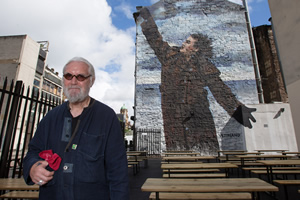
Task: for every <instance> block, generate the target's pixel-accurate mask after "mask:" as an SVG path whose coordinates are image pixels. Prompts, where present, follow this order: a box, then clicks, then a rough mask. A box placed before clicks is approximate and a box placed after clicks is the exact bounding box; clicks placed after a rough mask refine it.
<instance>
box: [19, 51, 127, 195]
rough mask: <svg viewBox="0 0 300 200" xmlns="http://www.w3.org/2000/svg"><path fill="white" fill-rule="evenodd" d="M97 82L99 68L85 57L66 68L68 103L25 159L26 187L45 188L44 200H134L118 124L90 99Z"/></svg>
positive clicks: (45, 122)
mask: <svg viewBox="0 0 300 200" xmlns="http://www.w3.org/2000/svg"><path fill="white" fill-rule="evenodd" d="M94 81H95V71H94V67H93V65H92V64H91V63H90V62H89V61H87V60H86V59H84V58H81V57H75V58H73V59H71V60H70V61H69V62H68V63H67V64H66V65H65V66H64V68H63V80H62V85H63V91H64V94H65V96H66V97H67V99H68V101H66V102H65V103H63V104H62V105H60V106H58V107H56V108H54V109H52V110H51V111H50V112H48V114H47V115H46V116H45V117H44V118H43V119H42V120H41V122H40V123H39V125H38V128H37V130H36V133H35V135H34V137H33V139H32V140H31V141H30V143H29V148H28V153H27V155H26V157H25V159H24V170H23V174H24V179H25V182H26V183H27V184H38V185H40V193H39V194H40V195H39V199H42V200H43V199H49V200H53V199H57V200H61V199H64V200H74V199H78V200H79V199H82V200H83V199H101V200H109V199H110V200H120V199H122V200H127V199H129V188H128V167H127V157H126V152H125V147H124V142H123V141H124V140H123V136H122V132H121V128H120V124H119V120H118V118H117V116H116V114H115V112H114V111H113V110H112V109H111V108H110V107H108V106H106V105H105V104H103V103H101V102H99V101H97V100H95V99H93V98H92V97H90V96H89V91H90V88H91V87H92V86H93V83H94ZM49 151H50V152H51V153H50V154H49ZM45 152H46V153H45ZM52 153H53V154H52ZM41 155H44V156H45V155H46V156H45V157H43V156H41ZM43 159H45V160H43ZM58 160H61V163H60V164H57V161H58ZM53 161H54V162H56V164H53V163H52V162H53ZM51 164H52V166H51ZM53 165H55V167H53ZM51 168H52V169H51ZM54 168H55V169H54ZM53 169H54V170H56V171H54V170H53Z"/></svg>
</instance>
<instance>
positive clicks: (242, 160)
mask: <svg viewBox="0 0 300 200" xmlns="http://www.w3.org/2000/svg"><path fill="white" fill-rule="evenodd" d="M236 157H237V158H239V159H240V160H241V166H242V167H243V166H244V163H245V160H246V159H254V160H262V159H263V160H266V159H275V158H279V159H284V160H286V159H287V158H291V156H287V155H282V154H277V155H270V154H268V155H236Z"/></svg>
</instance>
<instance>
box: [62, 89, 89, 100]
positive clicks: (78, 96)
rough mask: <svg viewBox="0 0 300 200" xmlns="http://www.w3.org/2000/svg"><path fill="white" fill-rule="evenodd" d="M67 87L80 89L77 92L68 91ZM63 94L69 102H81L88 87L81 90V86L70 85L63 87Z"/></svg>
mask: <svg viewBox="0 0 300 200" xmlns="http://www.w3.org/2000/svg"><path fill="white" fill-rule="evenodd" d="M69 88H76V89H79V90H80V91H79V92H78V93H72V94H71V93H70V92H69ZM63 91H64V94H65V95H66V97H67V99H68V100H69V102H70V103H77V102H82V101H83V100H84V99H85V98H86V97H87V96H88V95H89V92H90V88H89V87H88V88H87V89H86V90H83V89H82V88H80V87H78V86H75V87H74V86H73V87H72V86H70V87H65V86H64V87H63Z"/></svg>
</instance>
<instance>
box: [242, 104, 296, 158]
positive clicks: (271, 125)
mask: <svg viewBox="0 0 300 200" xmlns="http://www.w3.org/2000/svg"><path fill="white" fill-rule="evenodd" d="M250 106H251V108H256V109H257V110H256V111H255V112H253V116H254V118H255V119H256V123H252V125H253V128H252V129H249V128H245V129H244V131H245V138H246V149H247V150H248V151H249V152H251V151H254V150H258V149H276V150H277V149H286V150H289V151H298V147H297V142H296V136H295V131H294V125H293V120H292V114H291V109H290V105H289V104H286V103H274V104H259V105H249V107H250ZM280 110H283V112H281V111H280Z"/></svg>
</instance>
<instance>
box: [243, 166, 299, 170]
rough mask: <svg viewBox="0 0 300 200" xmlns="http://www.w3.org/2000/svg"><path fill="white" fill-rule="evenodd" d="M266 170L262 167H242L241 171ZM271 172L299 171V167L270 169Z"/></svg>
mask: <svg viewBox="0 0 300 200" xmlns="http://www.w3.org/2000/svg"><path fill="white" fill-rule="evenodd" d="M266 169H267V168H266V167H264V166H262V167H243V170H246V171H248V170H266ZM272 169H273V170H300V167H272Z"/></svg>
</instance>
